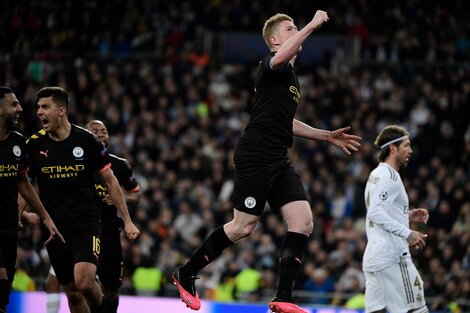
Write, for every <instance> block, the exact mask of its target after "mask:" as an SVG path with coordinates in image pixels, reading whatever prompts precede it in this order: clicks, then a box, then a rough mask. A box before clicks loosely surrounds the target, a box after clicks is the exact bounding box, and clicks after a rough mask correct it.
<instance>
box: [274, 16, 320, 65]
mask: <svg viewBox="0 0 470 313" xmlns="http://www.w3.org/2000/svg"><path fill="white" fill-rule="evenodd" d="M326 21H328V14H327V13H326V12H325V11H320V10H318V11H317V12H315V16H314V17H313V19H312V20H311V21H310V22H309V23H308V24H307V25H305V27H304V28H302V30H300V31H299V32H298V33H297V34H295V35H294V36H292V37H291V38H289V39H288V40H287V41H286V42H284V44H283V45H282V46H280V47H279V49H278V50H277V53H276V55H275V56H273V58H272V59H271V66H272V67H273V68H281V67H283V66H284V65H286V64H287V63H288V62H289V61H290V60H291V59H292V58H293V57H294V56H295V55H297V53H298V52H299V49H300V46H301V45H302V43H303V42H304V41H305V40H306V39H307V37H308V36H309V35H310V34H311V33H312V32H313V31H314V30H315V29H317V28H318V27H320V26H321V25H322V24H323V23H325V22H326Z"/></svg>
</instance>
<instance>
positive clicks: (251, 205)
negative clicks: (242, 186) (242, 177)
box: [245, 197, 256, 209]
mask: <svg viewBox="0 0 470 313" xmlns="http://www.w3.org/2000/svg"><path fill="white" fill-rule="evenodd" d="M255 205H256V199H255V198H253V197H247V198H246V199H245V206H246V207H247V208H248V209H253V208H254V207H255Z"/></svg>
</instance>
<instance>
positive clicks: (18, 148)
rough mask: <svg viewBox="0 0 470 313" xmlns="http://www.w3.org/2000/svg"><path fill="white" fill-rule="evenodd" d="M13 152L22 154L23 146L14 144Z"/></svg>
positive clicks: (18, 154) (17, 154)
mask: <svg viewBox="0 0 470 313" xmlns="http://www.w3.org/2000/svg"><path fill="white" fill-rule="evenodd" d="M13 154H14V155H16V156H17V157H19V156H20V155H21V148H20V147H18V146H13Z"/></svg>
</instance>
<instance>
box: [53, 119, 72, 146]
mask: <svg viewBox="0 0 470 313" xmlns="http://www.w3.org/2000/svg"><path fill="white" fill-rule="evenodd" d="M71 130H72V124H70V122H69V121H66V122H64V124H63V125H61V126H60V127H58V128H57V129H56V130H55V131H53V132H49V137H50V138H51V139H52V140H55V141H62V140H65V139H67V138H68V137H69V136H70V132H71Z"/></svg>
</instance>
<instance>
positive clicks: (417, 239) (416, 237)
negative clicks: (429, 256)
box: [406, 230, 428, 249]
mask: <svg viewBox="0 0 470 313" xmlns="http://www.w3.org/2000/svg"><path fill="white" fill-rule="evenodd" d="M427 236H428V235H427V234H422V233H420V232H419V231H415V230H412V231H411V233H410V235H409V236H408V238H407V239H406V241H408V244H409V245H410V246H412V247H414V248H415V249H422V248H424V247H425V246H426V237H427Z"/></svg>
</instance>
